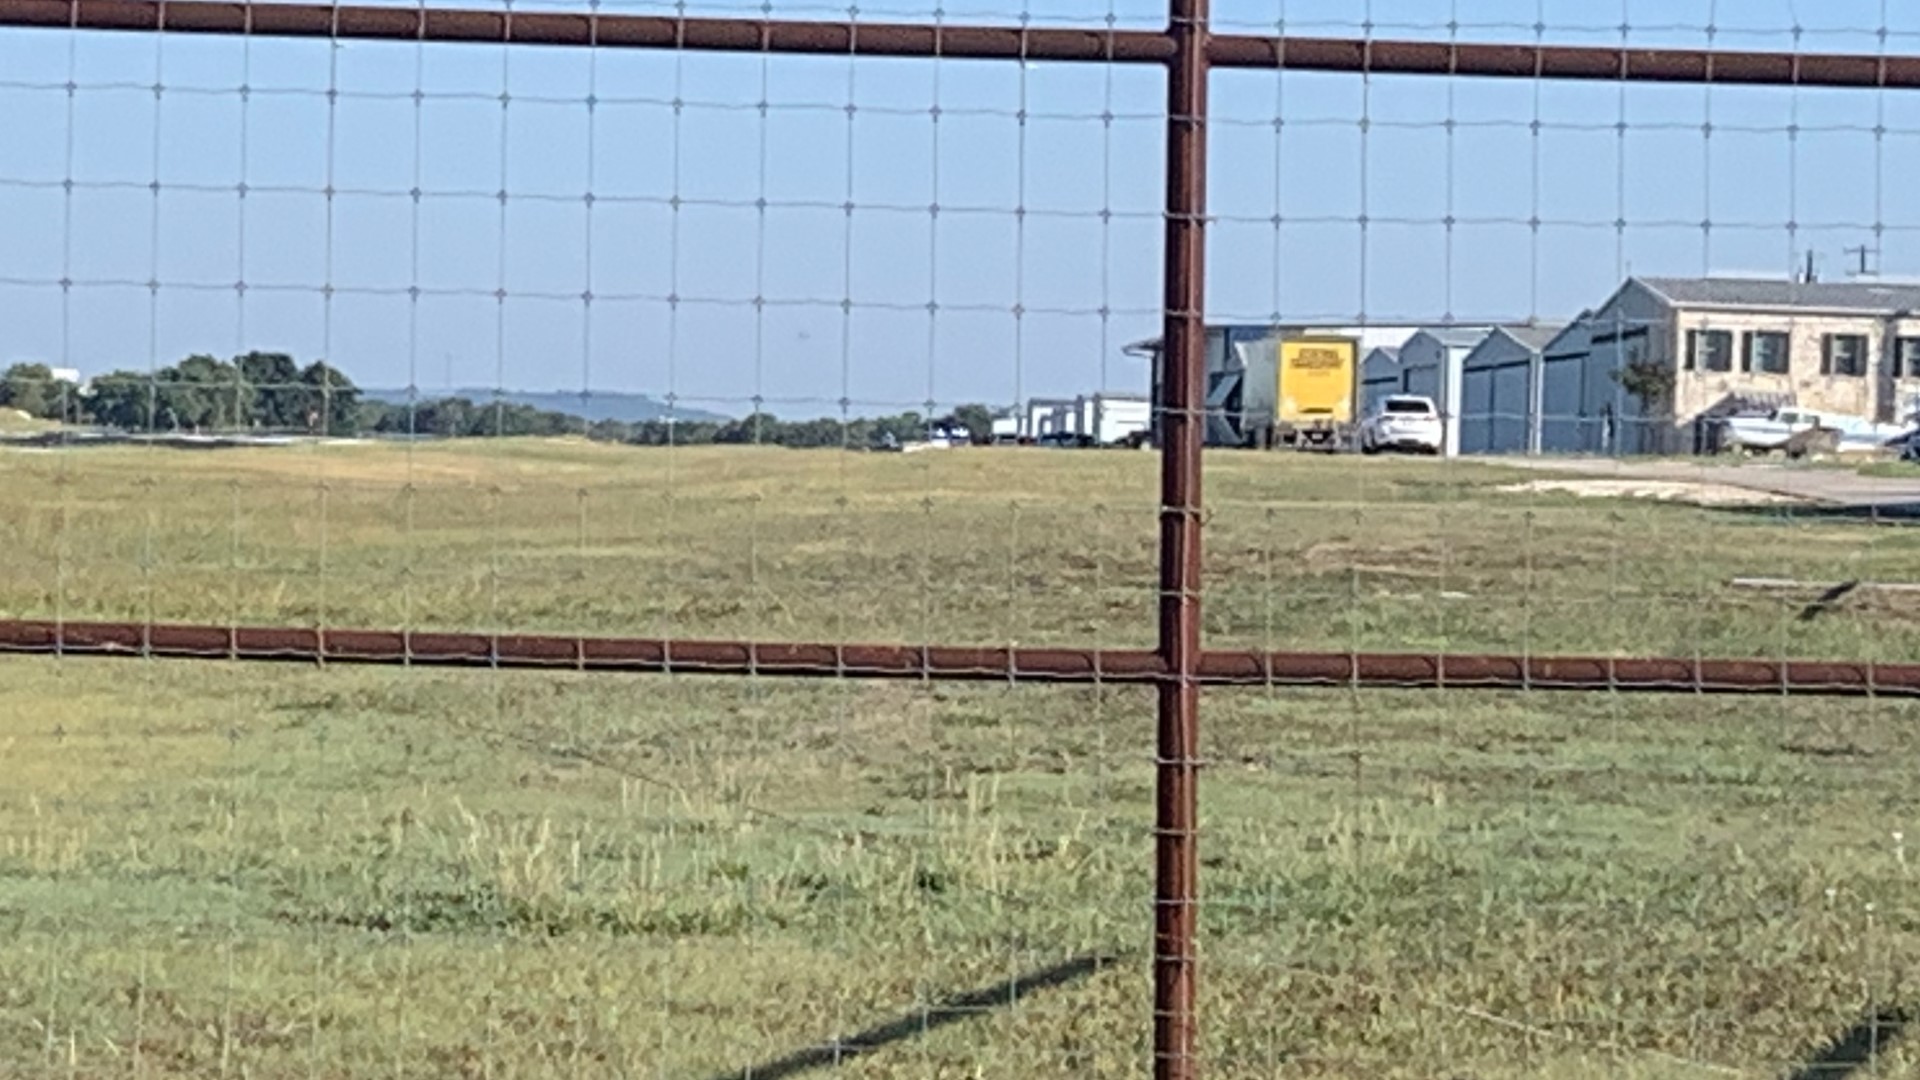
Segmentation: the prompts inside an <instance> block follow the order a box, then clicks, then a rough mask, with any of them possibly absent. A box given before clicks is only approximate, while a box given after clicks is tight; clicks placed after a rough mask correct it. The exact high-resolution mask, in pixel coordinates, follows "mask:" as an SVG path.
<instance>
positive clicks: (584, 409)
mask: <svg viewBox="0 0 1920 1080" xmlns="http://www.w3.org/2000/svg"><path fill="white" fill-rule="evenodd" d="M361 393H362V394H364V395H365V396H367V397H370V398H373V399H374V400H376V401H384V402H387V403H389V404H393V405H405V404H406V403H407V392H406V391H405V390H362V391H361ZM499 396H500V400H502V401H504V402H507V403H508V404H510V405H530V406H532V407H533V408H536V409H544V410H546V411H548V412H557V413H566V414H567V415H569V416H578V417H582V418H583V419H586V420H588V421H599V420H619V421H623V422H625V423H629V424H637V423H640V422H641V421H644V420H663V419H665V418H666V416H667V403H666V402H664V401H659V400H656V399H654V398H652V397H649V396H647V395H646V394H628V393H622V392H620V391H616V390H601V391H595V392H594V393H592V394H590V395H587V396H586V397H582V396H581V395H580V394H579V393H578V392H569V391H565V390H555V391H542V390H504V391H501V393H500V395H499ZM453 397H461V398H466V399H467V400H468V401H472V402H476V403H478V402H490V401H492V400H493V399H494V392H493V391H492V390H483V389H477V388H473V387H466V388H462V389H457V390H421V391H420V392H419V395H418V400H420V401H436V400H439V399H441V398H453ZM673 415H674V418H675V419H677V420H728V419H732V418H731V417H728V416H723V415H721V414H720V413H716V412H708V411H707V410H705V409H694V408H689V407H687V406H685V405H681V406H677V407H675V408H674V409H673Z"/></svg>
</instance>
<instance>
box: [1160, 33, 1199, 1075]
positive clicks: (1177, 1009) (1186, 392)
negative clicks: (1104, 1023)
mask: <svg viewBox="0 0 1920 1080" xmlns="http://www.w3.org/2000/svg"><path fill="white" fill-rule="evenodd" d="M1167 32H1168V35H1169V36H1170V37H1171V38H1172V39H1173V43H1174V50H1173V57H1172V60H1171V62H1170V63H1169V64H1168V67H1167V192H1166V198H1167V219H1166V248H1165V251H1164V256H1165V259H1166V281H1165V282H1164V288H1165V294H1166V305H1165V307H1166V311H1165V313H1164V316H1163V317H1164V320H1165V326H1164V337H1163V338H1162V340H1163V341H1164V342H1165V343H1166V344H1165V356H1166V371H1165V376H1164V377H1163V378H1162V379H1161V380H1160V385H1161V394H1162V397H1163V400H1161V401H1159V402H1157V403H1156V404H1157V406H1158V407H1159V409H1160V411H1161V430H1162V431H1163V432H1164V436H1163V438H1162V440H1161V445H1160V656H1161V660H1162V662H1163V664H1164V665H1165V674H1164V679H1163V681H1162V682H1161V683H1160V688H1159V709H1158V725H1159V739H1158V746H1159V751H1158V754H1157V757H1156V770H1155V771H1156V788H1157V790H1156V812H1155V821H1154V826H1155V829H1154V848H1155V852H1154V855H1155V858H1154V863H1155V866H1154V869H1155V875H1154V899H1153V902H1154V924H1153V1072H1154V1076H1155V1077H1157V1078H1159V1080H1190V1078H1191V1077H1194V1076H1196V1075H1198V1073H1199V1066H1198V1060H1197V1057H1196V1054H1195V1029H1196V1026H1197V1025H1196V1023H1195V1006H1194V1000H1195V995H1196V988H1197V981H1198V970H1197V968H1198V958H1197V957H1196V956H1195V942H1196V937H1197V935H1196V933H1195V923H1196V921H1197V918H1198V914H1199V909H1198V906H1197V905H1198V900H1199V897H1198V886H1199V882H1198V880H1197V878H1198V874H1199V868H1200V861H1199V853H1198V846H1199V839H1200V838H1199V805H1200V800H1199V791H1198V789H1197V788H1198V780H1199V761H1198V758H1199V754H1200V737H1199V727H1200V720H1199V714H1200V687H1199V683H1198V679H1197V676H1198V674H1199V664H1200V649H1201V645H1202V642H1201V634H1200V588H1201V581H1200V577H1201V558H1200V510H1201V502H1200V471H1201V470H1200V454H1201V446H1202V441H1203V440H1202V433H1203V431H1204V428H1205V424H1206V417H1205V414H1204V406H1205V403H1206V345H1207V330H1206V212H1207V208H1206V203H1207V125H1206V120H1207V0H1170V3H1169V10H1168V22H1167Z"/></svg>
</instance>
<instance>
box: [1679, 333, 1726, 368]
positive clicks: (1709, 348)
mask: <svg viewBox="0 0 1920 1080" xmlns="http://www.w3.org/2000/svg"><path fill="white" fill-rule="evenodd" d="M1687 370H1688V371H1732V370H1733V331H1731V330H1689V331H1687Z"/></svg>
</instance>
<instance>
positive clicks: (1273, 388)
mask: <svg viewBox="0 0 1920 1080" xmlns="http://www.w3.org/2000/svg"><path fill="white" fill-rule="evenodd" d="M1397 332H1398V330H1397V328H1391V329H1390V328H1367V327H1318V326H1266V325H1259V324H1254V325H1247V326H1209V327H1208V328H1207V343H1206V398H1205V401H1204V403H1203V404H1204V406H1205V409H1206V423H1205V426H1204V432H1205V439H1206V443H1207V445H1209V446H1242V447H1258V448H1273V447H1291V448H1300V449H1305V448H1314V449H1321V450H1344V449H1350V448H1351V447H1352V446H1353V445H1354V443H1353V438H1354V433H1355V431H1356V429H1357V426H1358V420H1359V411H1360V408H1359V395H1360V355H1361V347H1362V346H1363V345H1366V344H1367V343H1368V342H1369V341H1378V340H1383V339H1387V338H1389V337H1390V336H1391V335H1392V334H1394V333H1397ZM1128 352H1129V353H1132V354H1134V355H1144V356H1147V357H1149V358H1150V359H1151V360H1152V365H1153V385H1154V391H1155V394H1156V397H1157V395H1158V394H1159V392H1160V389H1161V387H1160V383H1161V380H1162V378H1163V377H1164V368H1165V354H1164V353H1163V352H1162V350H1161V347H1160V342H1159V341H1157V340H1153V341H1144V342H1140V343H1138V344H1136V345H1133V346H1130V347H1129V349H1128ZM1156 441H1157V440H1156Z"/></svg>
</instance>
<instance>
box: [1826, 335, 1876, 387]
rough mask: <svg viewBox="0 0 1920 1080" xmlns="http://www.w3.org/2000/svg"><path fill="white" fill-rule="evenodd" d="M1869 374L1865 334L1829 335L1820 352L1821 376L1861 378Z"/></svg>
mask: <svg viewBox="0 0 1920 1080" xmlns="http://www.w3.org/2000/svg"><path fill="white" fill-rule="evenodd" d="M1866 373H1867V337H1866V335H1865V334H1828V335H1827V338H1826V342H1825V344H1824V347H1823V348H1822V349H1821V351H1820V374H1822V375H1849V376H1852V377H1854V378H1859V377H1862V376H1864V375H1866Z"/></svg>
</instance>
